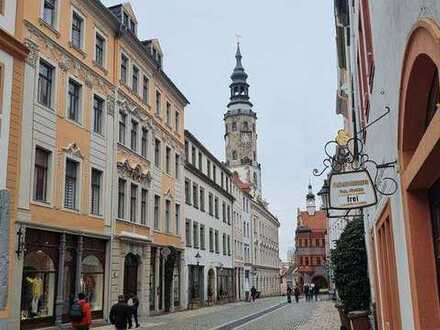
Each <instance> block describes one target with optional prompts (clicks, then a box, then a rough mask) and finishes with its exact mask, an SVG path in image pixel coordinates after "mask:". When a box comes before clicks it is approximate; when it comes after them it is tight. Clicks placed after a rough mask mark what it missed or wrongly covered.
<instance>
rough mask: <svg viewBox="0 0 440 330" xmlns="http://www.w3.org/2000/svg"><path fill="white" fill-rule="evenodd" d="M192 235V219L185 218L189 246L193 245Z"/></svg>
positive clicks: (187, 244)
mask: <svg viewBox="0 0 440 330" xmlns="http://www.w3.org/2000/svg"><path fill="white" fill-rule="evenodd" d="M191 236H192V235H191V220H190V219H186V220H185V239H186V246H187V247H191V246H192V242H191Z"/></svg>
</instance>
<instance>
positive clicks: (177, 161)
mask: <svg viewBox="0 0 440 330" xmlns="http://www.w3.org/2000/svg"><path fill="white" fill-rule="evenodd" d="M174 163H175V164H174V176H175V177H176V179H179V177H180V173H179V172H180V171H179V164H180V155H179V154H176V155H175V156H174Z"/></svg>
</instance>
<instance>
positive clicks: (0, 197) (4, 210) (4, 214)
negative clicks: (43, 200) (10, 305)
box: [0, 164, 11, 310]
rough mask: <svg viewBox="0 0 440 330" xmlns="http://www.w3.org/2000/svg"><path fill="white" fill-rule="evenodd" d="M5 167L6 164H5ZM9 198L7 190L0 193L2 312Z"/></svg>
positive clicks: (6, 281)
mask: <svg viewBox="0 0 440 330" xmlns="http://www.w3.org/2000/svg"><path fill="white" fill-rule="evenodd" d="M5 165H6V164H5ZM9 207H10V196H9V192H8V191H7V190H1V191H0V261H1V264H2V266H1V267H0V310H4V309H5V308H6V305H7V301H8V290H9V262H10V260H9V250H10V248H11V246H10V244H9V237H10V235H9V228H10V215H9Z"/></svg>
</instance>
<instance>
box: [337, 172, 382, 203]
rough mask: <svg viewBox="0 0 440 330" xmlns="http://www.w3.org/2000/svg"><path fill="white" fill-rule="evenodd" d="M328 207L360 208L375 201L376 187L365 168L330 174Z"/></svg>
mask: <svg viewBox="0 0 440 330" xmlns="http://www.w3.org/2000/svg"><path fill="white" fill-rule="evenodd" d="M329 186H330V196H329V197H330V198H329V199H330V205H329V207H330V209H339V210H348V209H361V208H364V207H368V206H372V205H375V204H376V203H377V196H376V189H375V188H374V185H373V182H372V180H371V177H370V174H369V173H368V172H367V171H366V170H360V171H355V172H345V173H335V174H332V175H331V176H330V182H329Z"/></svg>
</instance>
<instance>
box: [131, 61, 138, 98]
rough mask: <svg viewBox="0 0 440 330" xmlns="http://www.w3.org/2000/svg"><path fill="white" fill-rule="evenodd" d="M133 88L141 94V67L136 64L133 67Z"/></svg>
mask: <svg viewBox="0 0 440 330" xmlns="http://www.w3.org/2000/svg"><path fill="white" fill-rule="evenodd" d="M131 89H132V90H133V93H135V94H139V69H138V67H137V66H136V65H133V68H132V77H131Z"/></svg>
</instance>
